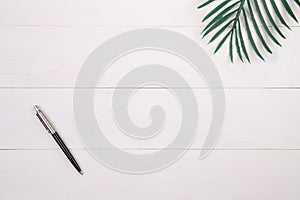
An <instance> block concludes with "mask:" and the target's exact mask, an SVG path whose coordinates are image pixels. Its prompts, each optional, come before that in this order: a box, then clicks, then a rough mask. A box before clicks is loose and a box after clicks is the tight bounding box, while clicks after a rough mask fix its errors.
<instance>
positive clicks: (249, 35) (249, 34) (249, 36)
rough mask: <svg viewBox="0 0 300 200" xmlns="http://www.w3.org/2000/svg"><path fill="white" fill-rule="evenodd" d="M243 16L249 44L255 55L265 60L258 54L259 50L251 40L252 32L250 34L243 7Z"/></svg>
mask: <svg viewBox="0 0 300 200" xmlns="http://www.w3.org/2000/svg"><path fill="white" fill-rule="evenodd" d="M243 16H244V20H245V26H246V31H247V35H248V39H249V41H250V44H251V46H252V48H253V50H254V52H255V53H256V55H257V56H258V57H260V58H261V59H262V60H265V59H264V58H263V57H262V55H261V54H260V52H259V51H258V49H257V47H256V44H255V42H254V40H253V37H252V34H251V31H250V28H249V23H248V19H247V15H246V11H245V10H244V8H243Z"/></svg>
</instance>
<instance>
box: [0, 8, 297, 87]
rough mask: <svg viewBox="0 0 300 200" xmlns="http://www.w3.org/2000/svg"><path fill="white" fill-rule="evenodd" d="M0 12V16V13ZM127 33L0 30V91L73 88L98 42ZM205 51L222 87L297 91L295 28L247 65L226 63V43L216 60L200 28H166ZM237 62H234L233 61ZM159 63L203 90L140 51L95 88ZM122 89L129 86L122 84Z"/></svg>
mask: <svg viewBox="0 0 300 200" xmlns="http://www.w3.org/2000/svg"><path fill="white" fill-rule="evenodd" d="M0 13H1V12H0ZM129 30H132V29H131V28H111V27H107V28H82V27H51V28H49V27H35V28H28V27H9V28H7V27H1V28H0V41H1V47H0V87H74V85H75V80H76V77H77V75H78V73H79V70H80V68H81V66H82V64H83V63H84V61H85V60H86V59H87V57H88V56H89V54H90V53H91V52H92V51H93V50H94V49H95V48H96V47H97V46H99V45H100V44H101V43H103V42H104V41H106V40H108V39H109V38H111V37H112V36H114V35H117V34H119V33H122V32H125V31H129ZM170 30H174V31H177V32H179V33H181V34H184V35H186V36H187V37H189V38H191V39H193V40H194V41H195V42H197V43H199V45H200V46H201V47H202V48H203V49H204V50H205V51H206V52H207V54H208V56H210V58H211V59H212V60H213V62H214V63H215V66H216V68H217V70H218V72H219V73H220V76H221V78H222V80H223V83H224V86H225V87H298V86H300V79H299V76H300V70H299V64H298V47H299V42H300V40H299V34H300V28H294V30H293V31H292V32H289V31H286V36H287V38H288V39H287V40H285V41H282V43H283V46H284V47H283V48H278V47H275V46H274V47H273V49H274V55H273V56H271V55H265V56H266V62H263V61H260V60H258V58H256V57H255V56H252V57H253V59H252V64H251V65H249V64H243V63H240V62H239V61H238V60H236V61H235V63H234V64H231V63H230V61H229V58H228V57H229V56H228V51H227V48H225V47H226V44H225V46H224V48H223V49H222V50H221V51H220V52H219V53H218V54H216V55H214V54H213V53H212V52H213V51H214V48H215V45H216V44H212V45H207V44H206V42H207V40H201V37H200V35H199V34H200V31H201V30H200V28H170ZM235 59H237V58H235ZM151 63H157V64H163V65H166V66H168V67H170V68H171V69H173V70H175V71H177V72H178V73H180V74H181V75H182V76H183V77H184V78H186V79H187V80H188V82H189V84H190V85H191V86H192V87H194V86H196V87H198V86H200V87H201V86H205V85H204V84H203V79H202V78H201V77H200V76H199V74H198V73H197V72H196V71H195V70H194V69H193V68H192V67H191V66H190V65H189V64H188V63H186V62H185V61H183V60H182V59H180V58H178V57H176V56H175V55H171V54H168V53H162V52H159V51H141V52H136V53H133V54H130V55H128V56H125V57H123V58H121V59H119V60H118V61H117V62H116V63H114V64H113V65H112V66H111V67H110V71H108V72H107V73H106V74H105V76H104V80H102V82H101V84H99V86H101V87H115V86H116V85H117V82H118V81H119V80H120V79H121V78H122V77H123V76H124V75H125V74H126V73H128V72H129V71H130V70H132V69H134V68H135V67H138V66H140V65H145V64H151ZM127 86H131V85H130V84H128V85H127Z"/></svg>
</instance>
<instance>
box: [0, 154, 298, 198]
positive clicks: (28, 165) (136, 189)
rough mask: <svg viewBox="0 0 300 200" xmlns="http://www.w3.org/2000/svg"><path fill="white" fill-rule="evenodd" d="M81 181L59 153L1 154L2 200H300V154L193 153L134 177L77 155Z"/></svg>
mask: <svg viewBox="0 0 300 200" xmlns="http://www.w3.org/2000/svg"><path fill="white" fill-rule="evenodd" d="M72 152H73V154H74V155H75V157H76V158H77V159H78V160H79V161H80V162H79V163H80V165H81V166H82V168H83V171H84V176H81V175H79V174H78V173H77V172H76V171H75V170H74V169H73V168H72V166H71V165H70V164H69V163H68V162H67V160H66V159H65V158H64V157H63V155H62V154H61V153H60V152H59V151H58V150H39V151H38V150H27V151H25V150H16V151H0V159H1V161H2V162H1V166H0V177H1V181H0V192H1V198H2V199H20V198H23V199H28V198H33V196H34V198H37V199H41V198H42V199H111V200H119V199H133V200H135V199H145V200H150V199H156V198H164V199H178V200H179V199H189V200H196V199H199V197H201V198H203V199H212V200H223V199H245V200H252V199H258V200H264V199H279V200H283V199H291V200H293V199H295V200H296V199H299V197H300V196H299V192H298V189H299V184H300V182H299V179H298V177H299V176H300V174H299V170H298V169H299V167H300V163H299V160H300V152H299V151H228V150H227V151H214V152H213V154H211V155H210V156H209V157H207V158H206V159H205V160H198V159H197V156H198V153H197V152H195V151H188V152H187V153H186V155H185V156H184V157H182V158H181V159H180V160H179V161H177V162H176V163H175V164H173V165H172V166H170V167H169V168H166V169H164V170H162V171H159V172H156V173H153V174H145V175H131V174H124V173H119V172H116V171H114V170H111V169H108V168H106V167H104V166H103V165H101V164H100V163H98V162H97V161H95V160H94V159H93V158H92V157H91V156H90V155H89V154H88V153H87V152H85V151H72Z"/></svg>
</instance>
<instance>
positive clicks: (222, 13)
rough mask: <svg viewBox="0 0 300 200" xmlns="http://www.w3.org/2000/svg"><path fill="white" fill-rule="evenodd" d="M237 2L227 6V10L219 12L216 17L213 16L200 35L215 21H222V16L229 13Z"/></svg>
mask: <svg viewBox="0 0 300 200" xmlns="http://www.w3.org/2000/svg"><path fill="white" fill-rule="evenodd" d="M237 3H238V2H236V3H234V4H232V5H230V6H228V7H227V8H225V9H224V10H223V11H222V12H220V13H219V14H218V15H217V16H215V17H214V18H213V19H212V20H211V21H210V22H209V23H208V24H207V25H206V27H205V28H204V29H203V31H202V33H203V32H205V31H206V30H207V29H208V28H210V27H211V26H212V25H213V24H214V23H215V22H216V21H218V20H220V19H222V18H223V17H224V15H225V14H226V13H228V11H230V10H231V9H232V8H233V7H234V6H235V5H236V4H237Z"/></svg>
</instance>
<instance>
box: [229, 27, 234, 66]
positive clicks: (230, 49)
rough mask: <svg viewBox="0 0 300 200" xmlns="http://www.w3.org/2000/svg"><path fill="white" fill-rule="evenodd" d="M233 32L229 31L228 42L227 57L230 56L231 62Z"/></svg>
mask: <svg viewBox="0 0 300 200" xmlns="http://www.w3.org/2000/svg"><path fill="white" fill-rule="evenodd" d="M233 34H234V32H233V31H231V35H230V42H229V57H230V61H231V62H233V54H232V40H233Z"/></svg>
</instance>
